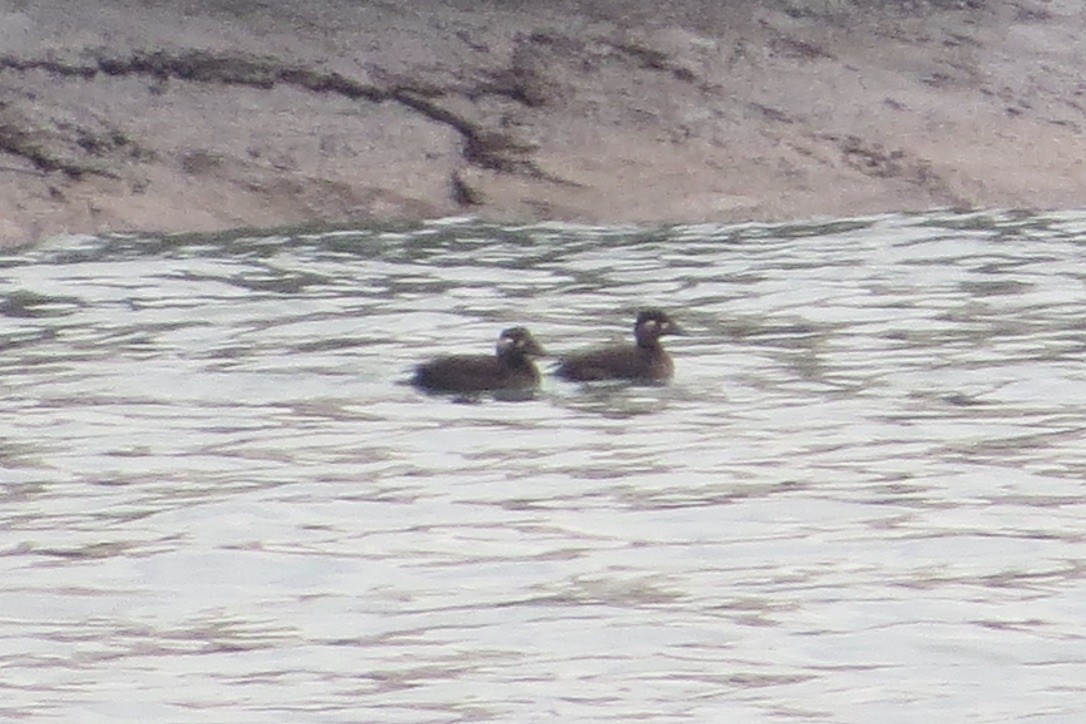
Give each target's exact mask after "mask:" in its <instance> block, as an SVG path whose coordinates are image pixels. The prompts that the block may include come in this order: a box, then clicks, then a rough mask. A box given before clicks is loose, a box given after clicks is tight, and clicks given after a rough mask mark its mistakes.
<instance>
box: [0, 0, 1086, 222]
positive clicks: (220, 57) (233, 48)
mask: <svg viewBox="0 0 1086 724" xmlns="http://www.w3.org/2000/svg"><path fill="white" fill-rule="evenodd" d="M47 5H48V6H47ZM722 6H727V7H722ZM666 8H667V9H666V10H660V8H659V6H658V4H657V3H655V2H648V1H647V0H622V1H619V0H614V1H611V2H608V1H601V2H587V1H586V2H548V3H543V2H525V1H521V2H516V1H514V0H507V1H505V2H502V1H499V0H491V1H490V2H469V1H467V0H464V1H463V2H456V1H454V0H443V1H440V2H439V1H434V2H428V3H398V2H350V1H349V0H315V1H314V2H310V3H304V4H302V3H293V2H287V1H286V0H264V1H263V2H255V1H251V0H218V1H215V0H204V1H200V0H188V1H180V2H175V1H172V0H171V1H167V0H159V1H158V2H154V1H148V0H143V1H136V0H113V1H109V0H97V1H94V0H69V2H66V3H63V4H61V3H53V4H45V3H32V2H29V1H28V0H0V91H2V92H0V240H2V241H5V242H7V243H19V242H25V241H28V240H33V239H35V238H37V237H39V236H41V235H48V234H52V233H57V232H63V231H70V232H83V231H89V232H95V231H105V230H125V229H144V230H161V231H179V230H213V229H222V228H229V227H236V226H272V225H281V224H293V223H305V222H343V223H352V222H357V221H364V220H367V219H372V218H420V217H430V216H440V215H447V214H454V213H456V214H459V213H473V214H478V215H480V216H484V217H491V218H503V219H538V218H557V219H571V220H582V221H601V222H612V221H614V222H618V221H622V222H625V221H639V222H667V221H702V220H721V221H727V220H742V219H782V218H793V217H808V216H812V215H823V214H826V215H849V214H861V213H871V212H880V211H891V210H917V209H925V208H931V207H942V206H1016V207H1020V206H1025V207H1043V208H1049V207H1068V206H1079V205H1082V204H1083V202H1084V199H1086V174H1084V173H1083V162H1082V159H1083V158H1084V155H1086V154H1084V153H1083V152H1084V150H1086V141H1084V136H1083V133H1082V125H1083V124H1084V123H1086V79H1084V77H1083V75H1082V68H1084V67H1086V45H1084V44H1083V43H1082V42H1081V38H1082V37H1086V10H1084V9H1083V6H1082V5H1081V3H1076V2H1070V1H1066V2H1064V1H1060V0H1052V1H1050V2H1039V1H1038V2H1029V1H1024V0H1023V1H1015V0H995V1H993V2H987V3H980V2H968V1H967V2H951V1H949V0H942V1H940V2H936V1H934V0H932V1H931V2H912V3H910V2H906V1H905V0H899V1H898V2H859V1H858V0H854V1H853V2H848V1H847V0H822V1H821V2H799V1H798V0H791V1H790V0H766V1H764V2H755V1H754V0H748V1H747V2H732V3H721V2H719V1H709V0H675V1H674V2H671V3H668V4H667V5H666Z"/></svg>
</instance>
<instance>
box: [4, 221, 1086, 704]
mask: <svg viewBox="0 0 1086 724" xmlns="http://www.w3.org/2000/svg"><path fill="white" fill-rule="evenodd" d="M1084 235H1086V216H1083V215H1082V214H1078V213H1065V214H1047V215H1028V214H1006V213H987V214H953V213H942V214H931V215H926V216H916V217H881V218H873V219H853V220H844V221H835V222H829V223H823V224H794V225H787V226H779V225H778V226H771V225H760V224H749V225H741V226H713V225H701V226H690V227H675V228H665V229H639V228H632V227H631V228H584V227H568V226H563V225H556V224H551V225H537V226H525V227H502V226H495V225H489V224H481V223H477V222H472V221H470V220H463V219H452V220H445V221H441V222H435V223H431V224H426V225H422V226H419V227H411V228H392V227H386V228H374V229H369V230H359V231H334V232H293V233H283V234H279V235H273V236H266V237H246V238H231V237H226V236H224V237H171V238H164V239H149V238H143V237H139V236H116V237H108V238H94V237H76V238H69V239H64V240H58V241H56V242H54V243H52V244H50V245H48V246H46V247H45V248H42V249H38V250H31V251H24V252H21V253H19V254H12V255H9V256H7V257H6V258H4V259H3V260H0V279H2V282H0V284H2V286H0V384H2V385H3V397H4V402H5V404H4V405H3V408H2V411H0V418H2V425H0V431H2V432H0V468H2V469H0V473H2V475H3V485H2V486H0V514H2V518H0V520H2V521H3V527H2V529H0V530H2V534H0V551H3V553H4V554H5V555H4V556H3V558H2V560H3V566H4V571H3V572H4V579H5V580H6V581H7V582H8V583H7V585H6V586H5V594H4V596H3V597H2V600H3V607H2V609H0V615H2V616H3V620H4V624H5V625H4V627H3V631H4V639H5V646H4V652H5V653H4V654H2V655H0V661H2V663H3V666H4V670H5V671H6V672H8V675H7V678H6V681H5V682H4V683H3V688H4V691H5V696H4V697H3V698H4V703H3V704H0V716H9V715H10V716H12V717H23V718H26V717H34V718H40V717H49V716H52V717H57V718H62V719H65V718H67V719H71V718H78V719H80V720H81V721H87V720H95V719H101V720H106V719H110V720H113V719H116V718H118V717H124V718H131V717H132V716H133V712H135V713H136V715H137V716H140V717H142V718H147V719H153V720H155V721H189V720H191V717H192V712H193V711H194V710H204V709H208V710H213V711H215V716H216V719H217V720H220V721H226V722H229V721H239V722H240V721H252V720H253V719H254V718H260V719H262V718H264V717H267V718H269V719H290V720H291V721H321V722H327V721H360V720H365V721H405V720H406V721H429V720H434V721H449V720H451V719H458V718H465V719H477V720H502V721H505V720H511V719H512V720H518V719H531V718H533V717H538V716H540V715H541V713H542V712H545V715H546V716H548V717H552V718H558V719H563V720H574V721H594V720H607V721H628V720H630V719H634V718H648V719H652V720H654V721H656V720H665V721H666V720H672V719H693V720H706V721H718V720H777V719H780V720H786V719H787V720H794V719H796V718H804V719H811V718H822V719H829V720H834V721H841V720H844V721H854V720H872V719H875V720H883V719H886V718H891V719H898V718H901V712H903V711H908V712H938V713H939V714H940V716H941V717H942V718H946V719H949V720H970V721H1006V720H1018V719H1023V718H1025V717H1027V716H1040V717H1049V718H1051V719H1053V720H1075V719H1077V718H1079V717H1081V716H1082V715H1083V714H1086V706H1084V705H1083V702H1084V701H1086V696H1084V693H1086V692H1084V691H1083V689H1084V688H1086V685H1083V684H1079V683H1077V682H1081V681H1086V677H1084V676H1083V674H1084V673H1086V666H1084V658H1086V656H1084V655H1083V654H1082V652H1081V649H1082V646H1081V624H1080V621H1081V620H1082V618H1083V615H1084V614H1086V610H1084V609H1086V584H1084V580H1086V578H1084V576H1083V573H1084V571H1083V568H1084V566H1083V564H1082V563H1081V561H1082V560H1083V559H1086V543H1084V538H1086V536H1084V535H1083V533H1082V531H1081V529H1082V520H1083V515H1084V513H1086V510H1084V506H1083V502H1082V496H1081V490H1080V488H1081V481H1082V480H1083V479H1084V478H1086V448H1084V447H1083V443H1082V435H1081V426H1080V424H1079V422H1078V418H1079V416H1080V413H1079V410H1078V409H1077V406H1078V405H1077V401H1078V400H1080V399H1081V398H1082V397H1083V393H1084V392H1086V373H1084V372H1083V366H1082V360H1083V352H1084V350H1086V344H1084V343H1086V327H1084V325H1083V323H1082V321H1081V320H1082V318H1083V314H1082V302H1081V297H1082V294H1083V281H1084V279H1086V275H1084V274H1083V272H1082V271H1081V269H1082V268H1083V267H1082V262H1083V257H1084V255H1086V251H1084V245H1083V243H1082V241H1081V240H1082V239H1083V238H1084ZM645 305H655V306H661V307H663V308H665V309H667V310H668V311H669V312H672V313H673V314H674V316H675V317H676V319H677V320H678V321H679V322H680V323H681V324H682V325H683V326H684V327H685V328H686V329H687V330H688V332H690V333H691V334H690V336H687V337H681V338H674V339H670V340H669V344H668V348H669V350H670V351H671V352H672V355H673V357H674V359H675V362H676V379H675V381H674V383H673V384H672V385H670V386H668V387H624V386H621V385H619V386H615V385H591V386H581V385H574V384H568V383H562V382H558V381H556V380H554V379H553V378H547V379H546V380H545V382H544V387H543V389H542V391H541V393H540V394H539V395H538V396H536V398H535V399H533V400H530V401H521V402H502V401H491V400H488V401H483V402H481V403H480V404H471V405H458V404H449V403H448V402H447V401H444V400H441V399H436V400H435V399H433V398H428V397H425V396H422V395H419V394H417V393H416V392H415V391H413V390H412V389H411V388H409V387H405V386H403V385H399V384H396V383H397V382H399V381H402V380H403V379H405V378H406V377H407V375H408V374H409V370H410V368H411V366H412V365H413V364H414V363H415V362H417V361H418V360H420V359H424V358H427V357H430V356H433V355H434V354H444V353H447V352H458V351H465V352H473V351H477V350H479V349H481V348H488V347H489V345H490V344H491V343H492V340H493V338H494V336H495V335H496V333H497V332H498V331H499V330H500V329H502V328H504V327H508V326H513V325H516V324H527V325H528V326H529V327H530V328H531V329H532V331H533V333H535V334H536V335H537V336H538V337H539V339H540V341H541V342H542V343H543V344H544V345H545V346H547V347H548V348H549V349H551V351H553V352H555V353H558V354H561V353H562V352H564V351H568V350H574V349H581V348H583V347H586V346H591V345H593V344H596V343H599V342H605V341H608V338H609V335H611V337H610V338H611V339H613V340H620V341H625V340H626V338H627V337H628V336H629V330H628V327H629V320H630V319H632V317H633V314H634V312H635V310H636V309H637V308H639V307H641V306H645ZM543 366H544V367H546V364H544V365H543ZM179 684H180V685H179ZM910 718H911V717H910Z"/></svg>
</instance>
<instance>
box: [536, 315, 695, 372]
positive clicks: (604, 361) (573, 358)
mask: <svg viewBox="0 0 1086 724" xmlns="http://www.w3.org/2000/svg"><path fill="white" fill-rule="evenodd" d="M665 334H684V332H683V330H682V329H681V328H680V327H679V325H678V324H676V323H675V322H673V321H671V318H669V317H668V316H667V314H665V313H664V312H662V311H660V310H659V309H643V310H641V311H640V312H638V314H637V320H636V321H635V322H634V339H635V340H636V342H637V343H636V344H624V345H615V346H611V347H601V348H599V349H591V350H588V351H585V352H579V353H576V354H571V355H569V356H567V357H564V358H563V359H562V360H561V362H560V363H559V364H558V368H557V369H556V370H555V373H556V374H557V375H558V376H559V377H561V378H562V379H565V380H570V381H573V382H587V381H590V380H616V379H617V380H633V381H637V382H666V381H667V380H669V379H671V377H672V375H674V374H675V364H674V363H673V362H672V361H671V357H670V356H669V355H668V353H667V352H665V351H664V348H663V347H662V346H660V337H662V336H664V335H665Z"/></svg>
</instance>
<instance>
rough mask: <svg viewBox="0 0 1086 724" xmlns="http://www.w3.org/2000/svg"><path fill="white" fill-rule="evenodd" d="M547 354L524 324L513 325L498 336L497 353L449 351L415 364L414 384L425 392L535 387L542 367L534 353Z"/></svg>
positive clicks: (525, 388)
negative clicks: (538, 364)
mask: <svg viewBox="0 0 1086 724" xmlns="http://www.w3.org/2000/svg"><path fill="white" fill-rule="evenodd" d="M544 354H546V352H544V350H543V347H542V346H541V345H540V344H539V342H537V341H536V340H535V338H534V337H532V335H531V333H530V332H529V331H528V330H527V329H525V328H524V327H511V328H509V329H506V330H504V331H503V332H502V333H501V335H500V336H499V337H498V344H497V348H496V350H495V354H494V355H448V356H444V357H437V358H436V359H433V360H430V361H429V362H424V363H422V364H420V365H418V367H416V368H415V375H414V377H412V379H411V384H412V385H414V386H415V387H417V388H419V389H420V390H423V391H425V392H458V393H476V392H491V391H500V390H533V389H535V388H536V387H538V386H539V370H538V369H537V368H536V366H535V362H533V361H532V357H539V356H542V355H544Z"/></svg>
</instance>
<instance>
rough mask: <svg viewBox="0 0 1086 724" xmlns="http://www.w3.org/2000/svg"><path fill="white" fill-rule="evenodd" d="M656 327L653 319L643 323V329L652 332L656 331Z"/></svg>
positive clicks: (656, 324)
mask: <svg viewBox="0 0 1086 724" xmlns="http://www.w3.org/2000/svg"><path fill="white" fill-rule="evenodd" d="M657 326H659V325H658V323H657V322H656V320H655V319H650V320H649V321H647V322H645V329H648V330H653V329H656V327H657Z"/></svg>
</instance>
